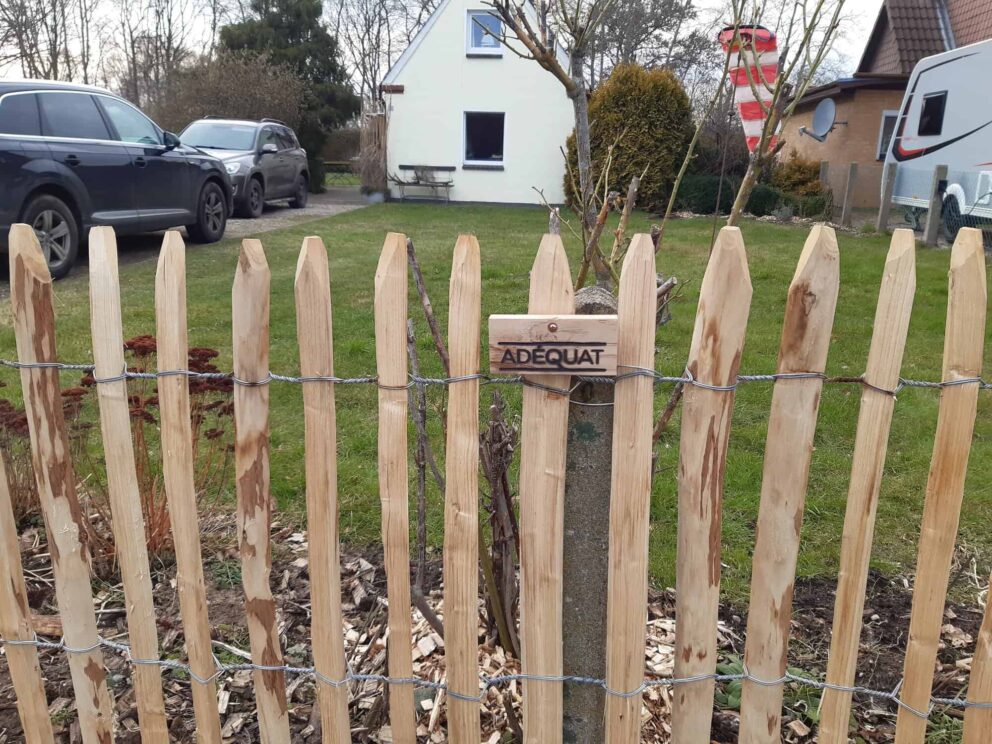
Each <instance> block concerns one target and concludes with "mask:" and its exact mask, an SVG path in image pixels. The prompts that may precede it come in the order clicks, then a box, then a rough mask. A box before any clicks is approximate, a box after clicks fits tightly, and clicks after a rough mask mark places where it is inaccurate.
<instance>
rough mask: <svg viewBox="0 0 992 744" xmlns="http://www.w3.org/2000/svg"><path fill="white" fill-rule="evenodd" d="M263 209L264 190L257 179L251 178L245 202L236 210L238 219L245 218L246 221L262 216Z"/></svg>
mask: <svg viewBox="0 0 992 744" xmlns="http://www.w3.org/2000/svg"><path fill="white" fill-rule="evenodd" d="M263 209H265V190H264V189H263V188H262V182H261V181H259V180H258V179H257V178H252V179H251V180H250V181H248V189H247V193H246V194H245V200H244V203H242V204H241V207H240V209H239V210H238V215H239V216H240V217H247V218H248V219H255V218H256V217H261V216H262V210H263Z"/></svg>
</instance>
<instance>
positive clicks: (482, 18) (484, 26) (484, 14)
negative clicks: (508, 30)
mask: <svg viewBox="0 0 992 744" xmlns="http://www.w3.org/2000/svg"><path fill="white" fill-rule="evenodd" d="M502 36H503V22H502V21H500V19H499V18H497V17H496V16H494V15H493V14H492V13H490V12H489V11H488V10H470V11H469V12H468V43H467V45H466V51H467V52H468V55H469V56H470V57H476V56H483V57H502V56H503V48H502V47H501V46H500V42H499V40H500V38H501V37H502Z"/></svg>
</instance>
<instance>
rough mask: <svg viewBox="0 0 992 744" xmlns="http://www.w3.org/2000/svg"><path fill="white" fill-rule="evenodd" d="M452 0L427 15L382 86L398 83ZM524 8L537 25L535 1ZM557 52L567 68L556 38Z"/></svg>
mask: <svg viewBox="0 0 992 744" xmlns="http://www.w3.org/2000/svg"><path fill="white" fill-rule="evenodd" d="M450 2H451V0H441V2H440V3H438V5H437V7H436V8H434V10H433V11H432V12H431V14H430V15H429V16H428V17H427V21H426V22H425V23H424V25H423V26H421V27H420V29H419V30H418V31H417V33H416V34H414V36H413V39H412V40H411V41H410V44H409V45H408V46H407V48H406V49H404V50H403V53H402V54H401V55H400V56H399V58H398V59H397V60H396V61H395V62H394V63H393V65H392V67H390V68H389V70H388V71H387V72H386V75H385V77H384V78H383V79H382V83H381V85H380V87H382V86H395V85H396V81H397V79H398V78H399V75H400V72H402V71H403V68H404V67H406V65H407V63H408V62H409V61H410V58H411V57H413V55H414V54H416V53H417V49H418V48H419V47H420V45H421V44H423V43H424V39H426V38H427V35H428V34H429V33H430V32H431V29H432V28H433V27H434V24H435V23H436V22H437V19H438V18H440V17H441V15H442V14H443V13H444V11H445V10H446V8H447V7H448V4H449V3H450ZM523 8H524V12H525V13H527V14H528V16H530V21H531V23H532V24H534V25H537V11H536V9H535V8H534V5H533V3H530V2H526V3H524V4H523ZM555 54H556V55H557V57H558V61H559V62H560V63H561V64H562V66H563V67H565V68H566V69H567V68H568V67H569V62H568V55H567V53H566V51H565V47H564V46H562V44H561V43H560V42H559V41H558V40H557V39H555Z"/></svg>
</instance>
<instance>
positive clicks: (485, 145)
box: [465, 112, 506, 166]
mask: <svg viewBox="0 0 992 744" xmlns="http://www.w3.org/2000/svg"><path fill="white" fill-rule="evenodd" d="M505 118H506V115H505V114H496V113H489V112H486V113H481V112H466V114H465V163H466V165H482V166H501V165H502V164H503V129H504V123H505Z"/></svg>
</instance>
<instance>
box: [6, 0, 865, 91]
mask: <svg viewBox="0 0 992 744" xmlns="http://www.w3.org/2000/svg"><path fill="white" fill-rule="evenodd" d="M0 1H2V0H0ZM696 5H697V7H698V8H699V9H700V20H701V21H702V22H703V23H706V24H710V23H713V24H716V23H717V22H723V21H725V20H726V19H724V18H721V17H720V16H722V15H724V14H725V13H726V8H727V6H728V5H729V3H728V0H696ZM881 5H882V0H846V3H845V10H844V16H845V19H844V24H843V26H842V29H841V34H840V36H839V38H838V39H837V42H836V44H835V46H834V53H835V55H836V56H837V57H838V58H839V59H840V60H841V61H842V64H843V70H844V72H845V73H846V74H850V73H852V72H854V69H855V67H856V66H857V64H858V61H859V60H860V59H861V53H862V51H863V50H864V47H865V42H867V40H868V35H869V34H870V33H871V28H872V25H873V24H874V22H875V17H876V16H877V15H878V9H879V8H880V7H881ZM0 77H14V78H20V69H19V67H18V65H17V64H15V63H11V64H8V65H6V66H4V65H0Z"/></svg>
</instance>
